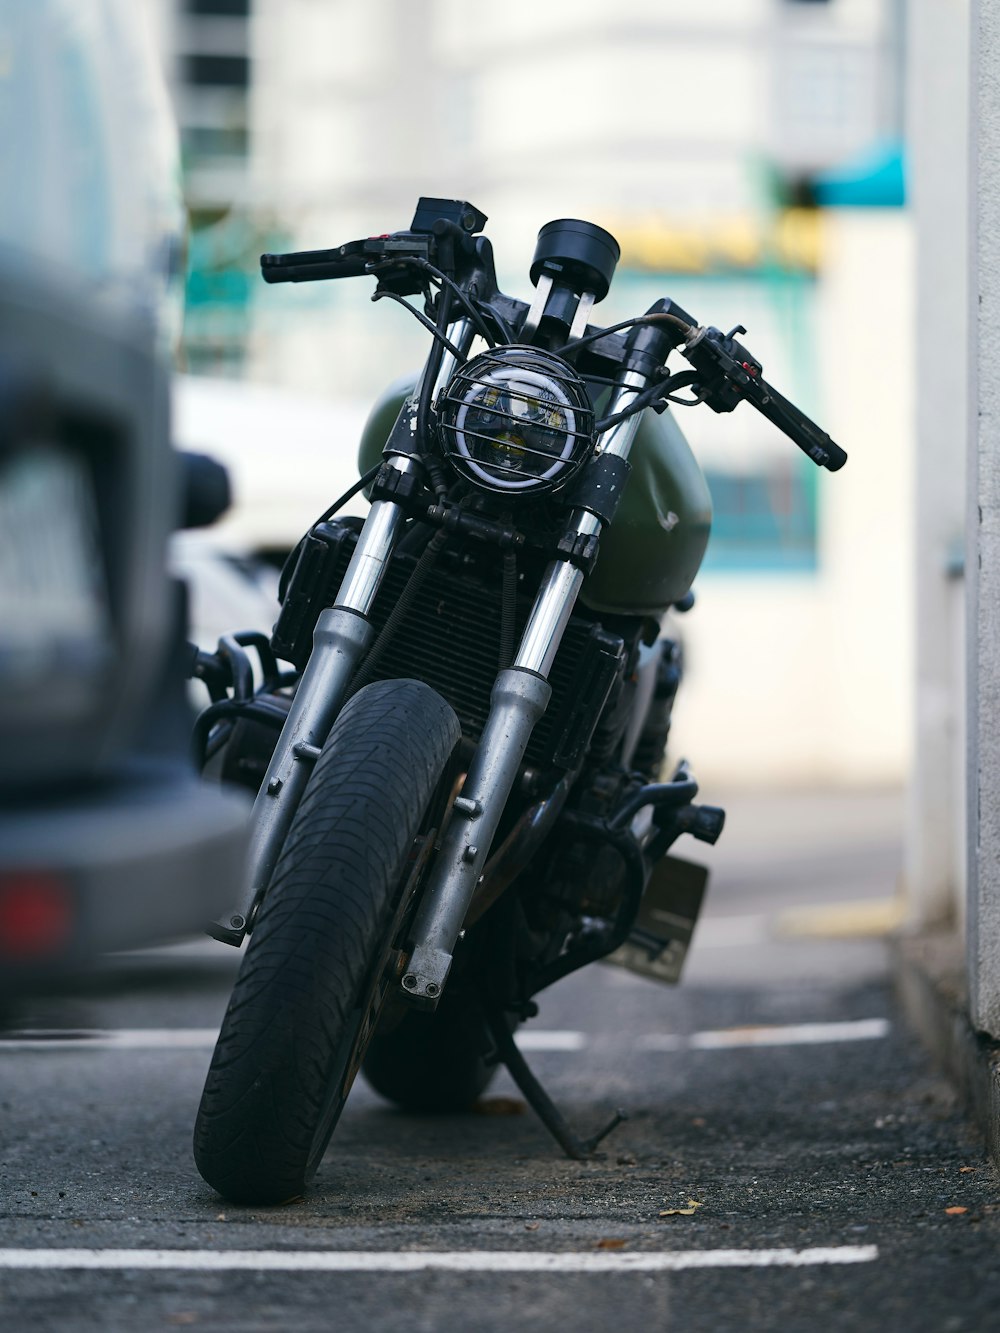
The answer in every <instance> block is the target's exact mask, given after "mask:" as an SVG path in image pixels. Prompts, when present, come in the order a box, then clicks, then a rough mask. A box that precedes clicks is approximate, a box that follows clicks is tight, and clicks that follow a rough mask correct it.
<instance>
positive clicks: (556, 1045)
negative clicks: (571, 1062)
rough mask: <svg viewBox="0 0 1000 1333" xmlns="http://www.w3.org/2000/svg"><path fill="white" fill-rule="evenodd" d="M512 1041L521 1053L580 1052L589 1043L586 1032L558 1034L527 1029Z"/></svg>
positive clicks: (556, 1032)
mask: <svg viewBox="0 0 1000 1333" xmlns="http://www.w3.org/2000/svg"><path fill="white" fill-rule="evenodd" d="M514 1040H515V1041H516V1042H517V1044H518V1047H519V1048H520V1049H521V1050H522V1051H582V1050H583V1048H584V1047H585V1046H586V1045H587V1044H588V1043H589V1041H590V1038H589V1037H588V1035H587V1033H586V1032H558V1031H548V1032H546V1031H545V1030H544V1029H542V1028H539V1029H537V1030H536V1031H534V1032H533V1031H532V1030H531V1028H527V1029H526V1030H525V1031H524V1032H518V1033H517V1035H516V1036H515V1038H514Z"/></svg>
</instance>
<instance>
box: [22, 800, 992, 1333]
mask: <svg viewBox="0 0 1000 1333" xmlns="http://www.w3.org/2000/svg"><path fill="white" fill-rule="evenodd" d="M706 795H707V794H706ZM729 807H730V812H731V813H730V824H729V827H728V829H727V834H726V837H725V839H724V840H723V843H720V845H719V847H718V848H717V849H715V850H714V852H713V853H712V854H711V855H712V857H713V861H714V865H715V882H714V885H713V888H712V890H711V904H710V907H709V908H708V910H707V912H706V915H705V919H704V920H703V922H702V923H701V925H700V927H699V933H698V935H697V936H696V942H695V946H694V948H693V950H692V954H691V957H690V959H689V967H688V972H687V975H686V978H685V982H684V984H683V985H682V986H681V987H679V988H677V989H675V990H671V989H667V988H662V987H658V986H656V985H655V984H653V983H649V982H646V981H643V980H640V979H637V978H633V977H631V976H629V975H628V974H627V973H624V972H621V971H618V970H617V969H614V968H610V967H603V966H601V967H592V968H591V969H589V971H587V972H584V973H582V974H578V975H577V976H575V977H572V978H569V979H568V980H567V981H565V982H563V983H561V984H560V985H559V986H557V987H555V988H553V990H552V992H551V993H549V994H548V995H546V996H544V997H542V1001H543V1002H542V1011H541V1015H540V1016H539V1018H538V1019H537V1020H535V1021H534V1022H533V1023H532V1024H529V1025H528V1027H527V1028H526V1029H525V1031H526V1033H527V1036H526V1038H525V1040H526V1042H528V1043H530V1044H531V1046H532V1047H533V1048H534V1049H530V1050H529V1051H528V1056H529V1059H530V1060H531V1061H532V1063H533V1065H534V1067H535V1069H536V1071H537V1072H538V1073H539V1074H540V1076H541V1077H542V1078H543V1080H544V1082H545V1083H546V1085H547V1086H548V1088H549V1090H550V1092H551V1093H552V1094H553V1095H554V1097H555V1098H556V1100H557V1101H558V1103H559V1105H560V1106H561V1108H562V1109H563V1110H564V1112H565V1113H566V1114H567V1115H568V1116H569V1117H570V1118H571V1119H572V1121H573V1122H574V1123H575V1124H577V1125H578V1126H579V1127H581V1128H582V1129H585V1130H590V1129H591V1128H592V1127H594V1126H596V1125H597V1124H599V1123H600V1122H601V1121H602V1119H604V1118H605V1117H606V1116H607V1115H608V1114H609V1113H610V1112H611V1111H612V1110H613V1109H614V1108H615V1107H617V1106H621V1107H623V1108H624V1109H625V1110H627V1112H628V1114H629V1119H628V1121H627V1122H626V1123H624V1124H623V1125H621V1126H620V1127H619V1128H618V1129H617V1130H616V1131H615V1132H614V1133H613V1135H612V1136H611V1137H610V1138H609V1139H608V1140H607V1141H606V1143H605V1145H603V1148H604V1150H603V1151H602V1152H601V1153H600V1154H599V1155H597V1156H595V1157H594V1158H593V1159H592V1160H589V1161H587V1162H583V1163H579V1162H571V1161H568V1160H566V1159H564V1158H562V1157H561V1156H560V1155H559V1153H558V1150H557V1148H556V1146H555V1145H554V1143H552V1142H551V1141H550V1140H549V1138H548V1137H547V1135H546V1133H545V1131H544V1130H543V1129H542V1127H541V1126H540V1125H539V1123H538V1122H537V1121H536V1120H535V1118H534V1117H533V1116H532V1115H531V1114H530V1113H529V1112H525V1110H524V1108H523V1106H522V1105H521V1104H520V1101H519V1099H518V1098H517V1094H516V1090H515V1089H514V1087H513V1085H512V1084H511V1083H510V1081H509V1079H508V1078H507V1077H506V1075H502V1076H500V1077H498V1078H497V1080H496V1081H495V1083H494V1085H493V1086H492V1087H491V1089H490V1090H489V1093H488V1095H487V1098H486V1099H485V1101H484V1103H483V1104H482V1105H481V1107H480V1108H479V1113H477V1114H472V1115H468V1116H463V1117H447V1118H437V1119H433V1118H419V1117H412V1116H405V1115H402V1114H400V1113H398V1112H396V1111H394V1110H392V1109H391V1108H389V1107H388V1106H386V1105H385V1104H384V1103H382V1102H381V1101H380V1100H379V1099H378V1098H377V1097H376V1096H375V1094H373V1093H372V1092H371V1091H370V1090H369V1089H368V1088H366V1087H364V1086H359V1087H358V1088H357V1089H356V1091H355V1093H354V1094H352V1098H351V1101H350V1102H349V1104H348V1107H347V1110H346V1112H345V1114H344V1117H343V1120H342V1122H341V1125H340V1127H339V1128H338V1131H337V1134H336V1135H335V1137H334V1140H333V1142H332V1144H331V1147H330V1149H329V1151H328V1153H327V1157H326V1159H325V1161H324V1163H323V1166H322V1168H321V1170H320V1173H319V1175H318V1177H317V1179H316V1182H315V1185H314V1187H313V1188H312V1189H311V1191H310V1193H309V1194H308V1196H307V1198H306V1199H305V1200H304V1201H302V1202H301V1203H298V1204H295V1205H292V1206H290V1207H285V1208H281V1209H242V1208H235V1207H233V1206H231V1205H228V1204H225V1203H224V1202H223V1201H222V1200H220V1199H219V1198H218V1197H217V1196H216V1195H214V1194H213V1192H212V1191H211V1190H210V1189H208V1187H207V1186H205V1185H204V1184H203V1183H202V1182H201V1180H200V1178H199V1177H198V1175H197V1173H196V1171H195V1168H194V1165H193V1162H192V1159H191V1151H190V1137H191V1127H192V1123H193V1119H194V1114H195V1109H196V1106H197V1101H198V1097H199V1093H200V1087H201V1083H202V1080H203V1078H204V1074H205V1070H206V1067H207V1063H208V1059H209V1055H210V1047H211V1032H212V1029H213V1028H214V1027H215V1026H216V1025H217V1024H218V1022H219V1019H220V1016H221V1014H222V1012H223V1009H224V1007H225V1003H226V998H227V993H228V987H229V985H230V984H231V980H232V973H233V968H234V965H235V962H236V959H235V956H234V955H232V954H231V953H230V952H228V951H226V950H225V948H224V946H213V945H211V944H208V943H205V944H198V945H195V946H193V947H188V948H179V949H177V950H174V951H168V952H160V953H154V954H150V955H147V956H142V957H138V956H132V957H127V958H119V959H118V960H116V961H115V963H114V965H113V967H112V968H111V970H110V971H109V973H108V975H107V976H106V977H105V978H104V979H103V980H102V981H101V982H100V983H95V984H93V985H91V986H88V987H85V988H80V989H79V990H77V991H76V992H74V993H72V994H66V995H63V996H59V997H49V998H47V999H44V1000H36V1001H31V1002H23V1003H21V1004H19V1005H18V1006H16V1007H15V1008H12V1009H10V1010H9V1011H8V1012H7V1013H6V1015H5V1020H6V1027H5V1030H3V1031H2V1032H0V1114H2V1118H0V1127H2V1128H0V1133H2V1139H0V1327H2V1328H3V1329H4V1330H11V1333H14V1331H16V1330H21V1329H29V1328H31V1329H90V1328H95V1329H96V1328H100V1329H114V1330H117V1329H122V1330H131V1329H137V1328H144V1329H146V1328H151V1329H158V1328H176V1327H195V1328H197V1327H205V1328H211V1329H234V1330H235V1329H239V1330H257V1329H269V1330H270V1329H275V1330H277V1329H286V1328H293V1327H294V1328H300V1329H321V1328H322V1329H325V1328H333V1327H335V1328H337V1329H338V1330H340V1329H345V1330H351V1329H370V1330H376V1331H381V1330H390V1329H392V1330H394V1331H395V1330H399V1329H401V1328H402V1329H405V1330H407V1333H417V1331H422V1330H438V1329H448V1330H451V1329H455V1330H463V1331H464V1330H478V1329H484V1330H485V1329H499V1328H504V1329H507V1328H517V1329H536V1328H537V1329H541V1328H555V1327H566V1326H572V1327H573V1328H575V1329H580V1330H603V1329H609V1328H614V1329H618V1330H631V1329H640V1328H641V1329H644V1330H645V1329H650V1328H654V1329H664V1328H670V1329H685V1330H698V1329H713V1330H716V1329H729V1328H732V1329H740V1330H744V1329H746V1330H754V1329H778V1328H780V1329H782V1330H796V1329H807V1328H808V1329H810V1330H815V1329H817V1328H818V1329H857V1328H859V1327H862V1326H865V1327H876V1328H881V1329H888V1330H895V1329H904V1328H905V1329H917V1330H920V1329H934V1330H951V1329H954V1330H967V1329H992V1328H995V1327H996V1326H997V1315H996V1310H997V1309H998V1308H1000V1271H998V1265H997V1263H996V1254H997V1245H998V1240H1000V1194H998V1190H997V1182H996V1179H995V1176H994V1174H993V1172H992V1170H991V1168H990V1167H989V1166H988V1165H987V1163H986V1162H985V1159H984V1154H983V1147H982V1144H981V1143H980V1142H979V1141H978V1140H977V1139H976V1138H975V1136H974V1135H973V1133H972V1131H971V1130H970V1128H969V1127H968V1125H967V1123H966V1121H965V1119H964V1118H963V1116H962V1114H961V1112H960V1109H959V1108H958V1107H957V1106H956V1104H955V1102H954V1099H953V1096H952V1094H951V1091H950V1089H949V1088H948V1087H947V1085H946V1084H944V1083H943V1082H942V1081H941V1080H940V1079H939V1078H938V1077H937V1076H936V1075H935V1074H934V1072H933V1071H932V1070H931V1068H930V1066H929V1065H928V1063H927V1062H926V1060H925V1059H924V1057H923V1054H922V1052H921V1051H920V1050H919V1049H917V1048H916V1047H915V1044H914V1042H913V1041H912V1039H911V1038H910V1036H909V1034H908V1033H907V1032H906V1030H905V1029H904V1028H902V1027H901V1020H900V1018H899V1017H898V1015H897V1014H896V1012H895V1010H894V1008H893V1004H892V998H891V993H890V987H889V982H888V977H887V973H886V957H885V948H884V943H883V941H882V940H881V939H879V938H857V937H853V938H848V939H844V938H839V937H837V935H836V934H835V933H833V934H831V932H836V931H840V930H844V929H847V930H850V931H854V932H857V931H864V930H872V929H878V928H879V923H880V922H882V923H883V924H884V922H885V921H887V920H891V915H892V911H891V903H889V902H888V901H887V899H888V898H889V897H890V896H891V893H892V891H893V888H894V881H895V876H896V872H897V869H898V861H899V832H898V830H899V819H900V805H899V801H898V798H897V797H896V796H895V795H894V794H893V793H883V794H870V795H867V796H864V797H863V798H862V797H856V796H843V795H842V796H838V797H829V796H828V797H818V796H810V795H805V796H797V797H794V798H793V797H787V798H780V799H779V798H763V797H755V798H749V797H735V798H733V799H732V800H731V801H730V802H729ZM679 850H680V849H679ZM808 905H811V906H812V909H813V910H812V914H811V915H810V914H808V913H807V914H806V915H805V916H803V913H802V908H803V907H805V906H808ZM819 908H822V909H823V910H817V909H819ZM830 909H836V910H830ZM804 931H806V932H808V933H803V932H804ZM42 1034H46V1035H42ZM94 1034H100V1035H94ZM81 1251H82V1252H83V1253H82V1254H81V1253H80V1252H81ZM122 1251H128V1253H125V1254H122V1253H121V1252H122ZM137 1251H138V1252H139V1253H138V1254H137V1253H135V1252H137ZM164 1252H166V1253H164ZM241 1263H242V1264H244V1265H245V1266H244V1267H242V1268H241V1267H238V1266H237V1265H239V1264H241ZM84 1264H89V1265H95V1264H97V1265H101V1266H100V1267H82V1266H81V1265H84ZM28 1265H33V1266H28ZM294 1265H299V1271H294V1270H293V1268H292V1266H294Z"/></svg>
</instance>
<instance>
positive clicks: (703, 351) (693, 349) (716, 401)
mask: <svg viewBox="0 0 1000 1333" xmlns="http://www.w3.org/2000/svg"><path fill="white" fill-rule="evenodd" d="M736 333H746V329H744V328H743V326H742V325H738V326H737V327H736V328H735V329H733V330H732V332H731V333H728V334H723V333H720V332H719V330H718V329H714V328H711V327H709V328H698V329H696V330H695V331H694V333H693V334H692V336H691V337H690V338H688V340H687V343H686V344H685V345H684V347H683V348H682V349H681V350H682V351H683V353H684V355H685V356H686V357H687V359H688V360H689V361H690V362H691V364H692V365H693V366H694V367H695V369H696V370H697V371H698V373H699V377H700V388H701V390H702V396H703V397H704V400H705V402H706V403H707V404H708V406H709V407H711V408H713V409H714V411H716V412H731V411H732V410H733V408H734V407H735V406H736V404H737V403H739V402H740V401H741V400H743V399H746V401H747V402H748V403H750V404H751V405H752V406H753V407H755V408H756V409H757V411H758V412H760V414H761V415H762V416H765V417H767V419H768V421H770V422H772V423H773V424H774V425H775V426H777V427H778V429H779V430H780V431H783V432H784V434H785V435H787V436H788V438H789V439H790V440H791V441H792V443H793V444H796V445H798V447H799V448H800V449H801V450H802V452H803V453H804V454H806V455H807V457H809V458H811V459H812V461H813V462H814V463H815V464H816V465H817V467H825V468H826V469H827V471H829V472H836V471H837V470H838V469H839V468H842V467H843V466H844V464H845V463H846V462H847V454H846V452H845V451H844V450H843V449H841V447H840V445H839V444H835V443H834V441H833V440H831V439H830V437H829V435H827V433H826V431H824V430H822V429H821V428H820V427H819V426H817V425H816V423H815V421H811V420H810V419H809V418H808V417H807V416H806V414H805V413H804V412H801V411H800V410H799V409H798V408H797V407H796V406H795V404H794V403H790V402H789V401H788V399H787V398H784V397H782V395H781V394H780V393H778V391H777V389H774V388H772V387H771V385H770V384H768V382H767V380H765V379H764V378H763V377H762V376H761V370H762V369H763V367H762V366H761V364H760V362H759V361H758V360H757V359H756V358H755V357H754V356H753V355H752V354H751V353H750V352H749V351H747V349H746V348H745V347H744V346H743V344H742V343H738V342H737V341H736V339H735V337H734V336H733V335H734V334H736Z"/></svg>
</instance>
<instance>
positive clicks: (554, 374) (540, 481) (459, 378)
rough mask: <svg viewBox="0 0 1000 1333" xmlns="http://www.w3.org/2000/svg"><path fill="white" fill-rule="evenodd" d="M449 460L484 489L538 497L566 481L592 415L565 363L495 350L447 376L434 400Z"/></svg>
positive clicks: (586, 446)
mask: <svg viewBox="0 0 1000 1333" xmlns="http://www.w3.org/2000/svg"><path fill="white" fill-rule="evenodd" d="M437 411H438V424H439V426H440V432H441V443H442V447H443V449H444V452H445V455H446V457H447V458H448V461H449V462H450V463H451V465H452V466H453V467H454V468H455V470H456V471H457V472H459V473H460V474H461V475H462V476H463V477H465V478H466V479H467V480H468V481H471V482H472V483H473V485H475V486H480V487H482V488H484V489H485V490H488V491H517V492H522V493H523V492H525V491H530V492H538V491H546V490H554V489H555V488H556V487H558V486H562V485H563V484H564V483H565V482H567V481H568V480H569V479H570V477H571V476H572V475H573V473H574V472H575V471H576V470H577V468H578V467H579V466H580V464H581V463H582V462H583V461H584V459H585V458H586V457H587V455H588V454H589V452H590V447H591V444H592V442H593V426H594V413H593V410H592V409H591V406H590V402H589V400H588V398H587V391H586V388H585V387H584V384H583V381H582V380H581V379H580V377H579V376H578V375H577V373H576V371H575V370H573V369H572V367H571V366H569V365H567V364H566V362H565V361H563V360H561V359H560V358H559V357H557V356H553V355H552V354H551V353H550V352H542V351H539V350H538V349H537V348H534V347H518V346H513V347H497V348H495V349H493V350H491V351H489V352H483V353H482V354H481V355H480V356H476V357H473V359H472V360H471V361H468V362H467V363H466V364H465V365H464V366H462V367H461V369H460V370H458V371H456V373H455V374H454V375H453V376H452V378H451V380H450V382H449V384H448V386H447V388H446V389H445V390H444V391H443V392H442V394H441V396H440V397H439V399H438V402H437Z"/></svg>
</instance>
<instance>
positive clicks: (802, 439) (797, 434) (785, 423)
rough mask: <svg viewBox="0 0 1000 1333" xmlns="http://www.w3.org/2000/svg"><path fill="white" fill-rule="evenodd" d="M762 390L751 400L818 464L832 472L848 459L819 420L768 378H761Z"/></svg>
mask: <svg viewBox="0 0 1000 1333" xmlns="http://www.w3.org/2000/svg"><path fill="white" fill-rule="evenodd" d="M756 387H757V388H758V393H757V394H754V396H753V397H752V398H751V402H752V403H753V405H754V407H756V409H757V411H758V412H760V413H761V415H762V416H765V417H767V419H768V421H771V422H773V424H774V425H775V426H777V427H778V429H779V430H781V431H784V433H785V434H786V435H787V436H788V438H789V439H790V440H792V441H793V442H794V443H795V444H797V445H798V446H799V448H800V449H801V450H802V452H803V453H805V454H808V455H809V457H810V458H811V459H812V461H813V462H814V463H815V464H816V465H817V466H818V467H825V468H826V469H827V471H829V472H837V471H838V470H839V469H840V468H842V467H843V466H844V464H845V463H846V462H847V453H846V451H845V450H843V449H841V447H840V445H839V444H835V443H834V441H833V440H831V439H830V437H829V435H827V433H826V431H825V430H821V429H820V427H819V426H817V425H816V423H815V421H810V419H809V418H808V417H807V416H806V414H805V413H804V412H800V411H799V409H798V408H797V407H796V406H795V404H794V403H790V402H789V401H788V399H787V398H784V397H782V395H781V394H780V393H778V391H777V390H776V389H773V388H772V387H771V385H770V384H767V383H766V382H765V381H764V380H757V382H756Z"/></svg>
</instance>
